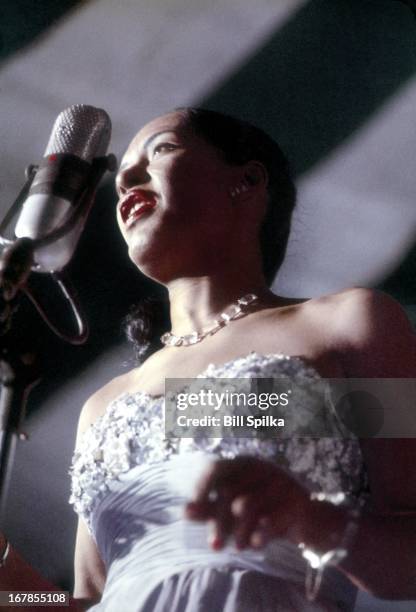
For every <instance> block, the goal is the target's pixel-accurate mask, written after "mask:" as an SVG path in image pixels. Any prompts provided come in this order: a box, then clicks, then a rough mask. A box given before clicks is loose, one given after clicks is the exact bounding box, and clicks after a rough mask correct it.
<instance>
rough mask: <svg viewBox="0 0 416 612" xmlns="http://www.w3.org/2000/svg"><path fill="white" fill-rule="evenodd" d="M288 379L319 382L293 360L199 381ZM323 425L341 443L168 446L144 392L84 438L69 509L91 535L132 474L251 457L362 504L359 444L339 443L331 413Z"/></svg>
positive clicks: (216, 370) (127, 397)
mask: <svg viewBox="0 0 416 612" xmlns="http://www.w3.org/2000/svg"><path fill="white" fill-rule="evenodd" d="M281 376H287V377H290V378H291V379H293V380H295V381H297V382H302V381H305V380H311V379H314V378H316V379H318V378H320V377H319V375H318V374H317V372H316V371H315V370H314V369H313V368H311V367H309V366H308V365H306V364H305V362H304V361H303V360H302V359H300V358H297V357H287V356H284V355H281V354H273V355H258V354H256V353H250V354H249V355H248V356H245V357H241V358H238V359H234V360H232V361H229V362H227V363H224V364H221V365H209V366H208V368H207V369H206V370H205V371H204V372H202V373H201V374H200V375H199V376H198V378H221V379H225V378H237V377H238V378H261V377H265V378H267V377H268V378H273V377H281ZM292 410H293V411H297V412H298V415H299V419H301V418H302V414H305V411H307V410H308V403H307V398H306V400H304V401H303V402H302V405H299V406H292ZM326 418H327V419H329V420H330V421H331V422H332V425H333V428H334V431H335V430H336V431H338V432H340V433H341V435H339V436H332V437H327V438H319V439H316V438H310V437H309V438H306V437H304V438H302V437H285V438H281V439H279V438H273V439H267V440H264V439H257V438H215V439H205V440H204V439H180V440H166V439H165V429H164V398H163V397H153V396H151V395H148V394H146V393H143V392H137V393H133V394H130V393H125V394H123V395H121V396H120V397H118V398H117V399H116V400H114V401H113V402H112V403H111V404H110V405H109V406H108V408H107V410H106V412H105V414H104V415H103V416H102V417H100V418H99V419H98V420H97V422H96V423H95V424H93V425H91V426H90V427H89V428H88V429H87V431H86V432H85V433H84V435H83V437H82V439H81V442H80V444H79V446H78V448H77V450H76V452H75V454H74V458H73V463H72V468H71V473H72V495H71V503H73V504H74V507H75V510H76V511H77V512H78V513H79V514H81V515H82V516H83V517H84V519H85V520H86V522H87V524H88V525H89V526H90V527H91V515H92V513H93V512H94V510H95V508H96V506H97V504H99V502H100V500H101V499H102V498H103V497H104V496H105V495H106V491H107V490H108V489H109V487H110V485H111V483H115V482H117V481H120V479H122V478H124V476H125V475H126V474H128V473H129V472H130V471H131V470H133V469H134V468H135V467H137V466H143V465H152V464H159V463H163V462H167V461H170V460H171V459H172V458H173V457H175V456H177V455H181V454H184V453H192V452H203V453H207V454H210V455H212V456H213V457H225V458H234V457H236V456H237V455H240V454H245V455H247V454H250V455H256V456H259V457H263V458H266V459H269V460H274V461H277V462H279V464H280V465H281V466H282V467H283V468H284V469H287V470H289V471H290V472H291V473H292V474H293V475H294V476H295V477H296V478H298V479H299V480H300V481H301V482H302V483H303V484H304V485H305V486H306V487H307V488H308V489H309V490H316V491H321V492H325V493H327V494H328V493H329V494H333V493H338V492H343V493H344V494H346V495H347V496H350V497H351V498H355V499H357V498H359V497H360V496H362V495H363V491H364V488H365V479H366V477H365V470H364V466H363V461H362V456H361V452H360V447H359V443H358V441H357V439H355V438H353V437H351V436H350V437H348V436H343V435H342V431H341V430H342V424H340V423H339V422H338V420H337V417H336V414H335V413H334V412H331V409H330V407H328V411H327V414H326Z"/></svg>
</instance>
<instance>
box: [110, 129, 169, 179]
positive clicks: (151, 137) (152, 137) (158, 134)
mask: <svg viewBox="0 0 416 612" xmlns="http://www.w3.org/2000/svg"><path fill="white" fill-rule="evenodd" d="M162 134H177V132H176V131H175V130H161V131H160V132H155V133H154V134H151V136H149V138H147V140H145V141H144V143H143V150H146V149H148V148H149V146H150V145H151V143H152V142H153V141H154V140H155V138H158V136H161V135H162ZM126 166H128V164H127V163H124V164H121V165H120V167H119V170H123V169H124V168H125V167H126Z"/></svg>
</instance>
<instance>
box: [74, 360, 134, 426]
mask: <svg viewBox="0 0 416 612" xmlns="http://www.w3.org/2000/svg"><path fill="white" fill-rule="evenodd" d="M131 376H132V371H129V372H126V374H122V375H121V376H117V377H116V378H113V379H112V380H110V381H109V382H108V383H107V384H106V385H104V387H101V389H98V391H96V392H95V393H94V394H93V395H91V397H90V398H89V399H88V400H87V401H86V402H85V404H84V406H83V408H82V410H81V413H80V417H79V422H78V432H77V438H79V436H80V435H81V434H82V433H83V432H84V431H85V430H86V429H87V428H88V427H89V426H90V425H91V424H92V423H94V422H95V421H96V420H97V419H98V418H99V417H100V416H102V415H103V414H104V412H105V410H106V407H107V406H108V405H109V404H110V403H111V402H112V401H113V400H115V399H116V398H117V397H118V396H119V395H121V394H122V393H123V392H124V391H125V389H126V388H128V383H129V381H130V377H131Z"/></svg>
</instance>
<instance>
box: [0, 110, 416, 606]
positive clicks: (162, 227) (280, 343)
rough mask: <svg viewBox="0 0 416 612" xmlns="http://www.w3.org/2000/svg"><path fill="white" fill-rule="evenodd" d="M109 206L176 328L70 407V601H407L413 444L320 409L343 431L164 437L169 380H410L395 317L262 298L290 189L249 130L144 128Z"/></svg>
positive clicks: (411, 365) (284, 233)
mask: <svg viewBox="0 0 416 612" xmlns="http://www.w3.org/2000/svg"><path fill="white" fill-rule="evenodd" d="M117 191H118V195H119V202H118V205H117V219H118V223H119V226H120V230H121V232H122V235H123V237H124V239H125V241H126V243H127V246H128V251H129V256H130V258H131V260H132V261H133V262H134V263H135V265H136V266H137V268H138V269H139V270H140V271H141V272H142V273H143V274H145V275H146V276H148V277H149V278H151V279H153V280H155V281H156V282H157V283H160V284H162V285H164V286H165V287H166V289H167V291H168V294H169V303H170V318H171V331H170V332H168V333H166V334H165V335H164V336H163V339H162V342H163V344H164V346H163V348H161V349H160V350H158V351H157V352H154V353H153V354H152V355H151V356H150V357H148V358H147V359H146V360H145V361H144V363H143V364H142V365H140V367H138V368H135V369H133V370H132V371H130V372H128V373H127V374H124V375H122V376H120V377H118V378H116V379H114V380H112V381H111V382H110V383H109V384H107V385H106V386H105V387H104V388H102V389H101V390H99V391H98V392H97V393H96V394H95V395H93V397H91V398H90V400H89V401H88V402H87V403H86V405H85V407H84V409H83V410H82V413H81V418H80V423H79V431H78V441H77V448H76V451H75V455H74V460H73V465H72V482H73V491H72V503H73V504H74V506H75V509H76V510H77V512H78V513H79V514H80V521H79V529H78V534H77V544H76V554H75V573H76V576H75V598H76V599H78V600H82V601H84V602H86V605H87V606H91V605H93V604H95V605H94V606H93V608H92V609H94V610H97V611H98V610H103V611H104V610H110V611H113V610H123V611H126V612H127V611H137V612H139V611H140V612H165V611H166V612H168V611H169V612H196V611H198V612H256V611H258V612H260V611H262V612H266V611H267V612H272V611H273V612H277V611H289V610H290V611H294V610H295V611H302V612H303V611H305V610H306V611H318V610H319V611H322V610H326V611H333V610H352V609H353V607H354V600H355V595H356V591H357V587H359V588H361V589H364V590H366V591H368V592H370V593H372V594H374V595H375V596H376V597H382V598H388V599H413V598H416V556H415V550H416V475H415V470H414V462H415V456H416V455H415V450H416V445H415V444H414V441H413V440H412V439H410V438H409V439H397V438H391V439H388V438H378V439H375V438H373V439H372V438H367V439H366V438H363V439H360V440H358V439H357V437H355V436H354V435H344V434H345V430H344V429H343V427H344V426H343V424H342V422H341V421H340V420H339V419H337V416H336V413H335V412H331V413H328V415H327V418H328V419H329V420H330V421H331V427H332V429H331V431H338V432H339V434H340V435H338V436H335V435H334V436H331V437H326V438H316V437H296V436H292V437H286V438H285V437H283V436H281V435H280V434H279V433H278V432H277V433H276V436H275V437H271V438H268V439H257V438H225V437H222V438H215V439H211V440H210V441H207V440H205V441H204V440H198V439H194V440H191V441H190V440H189V439H187V440H181V439H175V440H168V439H165V435H164V434H165V430H164V413H163V395H164V393H165V379H167V378H187V379H189V378H197V377H199V378H208V377H209V379H210V380H212V379H216V378H218V379H226V378H247V377H248V378H256V379H257V378H269V379H271V378H278V377H280V376H289V377H290V378H291V380H293V381H295V382H296V381H299V380H305V378H307V379H312V380H315V379H316V380H318V379H322V378H339V379H343V378H368V379H375V378H397V379H399V378H407V379H412V378H416V350H415V339H414V334H413V332H412V329H411V326H410V324H409V322H408V320H407V318H406V316H405V315H404V313H403V311H402V310H401V308H400V306H399V305H398V304H397V303H396V302H394V301H393V300H392V299H391V298H389V297H388V296H386V295H384V294H381V293H379V292H376V291H372V290H368V289H347V290H344V291H342V292H340V293H336V294H333V295H326V296H324V297H321V298H314V299H289V298H286V297H280V296H278V295H275V294H274V293H272V291H271V290H270V289H269V284H270V283H271V281H272V280H273V278H274V276H275V273H276V271H277V269H278V267H279V265H280V264H281V262H282V259H283V256H284V253H285V248H286V244H287V240H288V234H289V229H290V220H291V215H292V211H293V207H294V201H295V189H294V186H293V183H292V180H291V178H290V175H289V172H288V168H287V163H286V160H285V158H284V156H283V154H282V152H281V150H280V149H279V147H278V146H277V144H276V143H275V142H274V141H273V140H272V139H271V138H269V137H268V136H267V135H266V134H264V133H263V132H262V131H261V130H259V129H257V128H255V127H254V126H252V125H249V124H247V123H244V122H241V121H238V120H236V119H233V118H231V117H228V116H224V115H221V114H219V113H214V112H211V111H204V110H198V109H180V110H178V111H175V112H171V113H168V114H166V115H164V116H161V117H158V118H156V119H155V120H153V121H151V122H150V123H148V124H147V125H145V126H144V127H143V128H142V129H141V130H140V132H139V133H138V134H137V135H136V136H135V138H134V139H133V141H132V143H131V144H130V146H129V148H128V150H127V152H126V154H125V155H124V157H123V160H122V163H121V166H120V170H119V173H118V176H117ZM395 401H396V402H397V405H398V406H400V405H401V402H404V401H409V400H408V398H405V397H400V395H399V394H398V395H397V397H396V398H395ZM311 406H312V404H311ZM355 408H356V407H355ZM389 408H391V409H392V410H394V406H391V407H389ZM190 410H191V408H189V409H188V413H189V412H190ZM296 410H299V411H300V410H303V411H305V410H306V411H307V410H308V402H307V401H303V402H302V405H300V404H299V405H298V406H297V405H295V406H293V407H292V411H293V415H294V416H293V418H296V414H295V413H296ZM311 410H312V407H311ZM340 496H341V498H342V500H343V503H342V504H338V505H337V504H335V503H334V501H336V500H339V499H340ZM205 523H208V532H207V526H206V524H205ZM0 571H1V570H0Z"/></svg>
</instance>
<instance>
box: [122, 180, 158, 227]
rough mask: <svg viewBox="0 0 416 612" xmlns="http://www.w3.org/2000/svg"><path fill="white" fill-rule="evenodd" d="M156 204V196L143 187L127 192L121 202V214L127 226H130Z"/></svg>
mask: <svg viewBox="0 0 416 612" xmlns="http://www.w3.org/2000/svg"><path fill="white" fill-rule="evenodd" d="M155 206H156V198H155V196H154V195H153V194H152V193H149V192H148V191H144V190H142V189H134V190H133V191H130V192H129V193H127V194H126V195H125V196H124V198H123V199H122V201H121V204H120V215H121V218H122V220H123V223H124V225H125V226H126V228H129V227H131V226H132V225H133V223H135V222H136V221H137V220H138V219H139V218H140V217H141V216H142V215H144V214H145V213H146V212H149V211H150V210H153V208H154V207H155Z"/></svg>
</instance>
